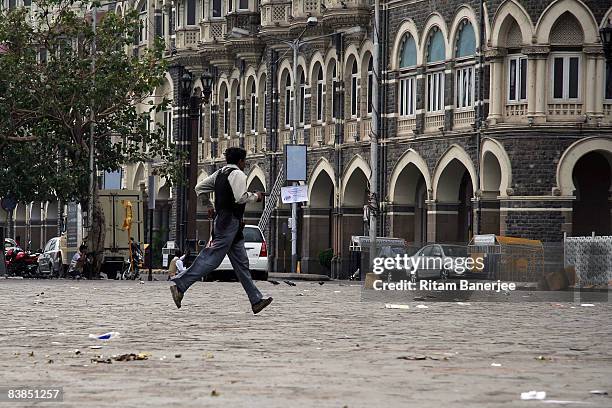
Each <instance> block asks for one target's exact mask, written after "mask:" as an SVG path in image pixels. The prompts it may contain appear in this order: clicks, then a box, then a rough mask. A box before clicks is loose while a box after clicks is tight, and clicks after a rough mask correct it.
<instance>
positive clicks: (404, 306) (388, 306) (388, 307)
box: [385, 303, 410, 309]
mask: <svg viewBox="0 0 612 408" xmlns="http://www.w3.org/2000/svg"><path fill="white" fill-rule="evenodd" d="M385 309H410V306H408V305H395V304H393V303H385Z"/></svg>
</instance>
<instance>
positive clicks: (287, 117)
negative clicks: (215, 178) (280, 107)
mask: <svg viewBox="0 0 612 408" xmlns="http://www.w3.org/2000/svg"><path fill="white" fill-rule="evenodd" d="M290 126H291V78H290V77H289V74H287V80H286V81H285V127H286V128H288V127H290Z"/></svg>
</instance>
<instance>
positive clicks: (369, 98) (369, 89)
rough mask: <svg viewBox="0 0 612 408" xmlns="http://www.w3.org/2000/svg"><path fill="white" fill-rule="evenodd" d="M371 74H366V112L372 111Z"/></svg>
mask: <svg viewBox="0 0 612 408" xmlns="http://www.w3.org/2000/svg"><path fill="white" fill-rule="evenodd" d="M372 78H373V77H372V74H369V75H368V113H372Z"/></svg>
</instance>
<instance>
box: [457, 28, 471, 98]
mask: <svg viewBox="0 0 612 408" xmlns="http://www.w3.org/2000/svg"><path fill="white" fill-rule="evenodd" d="M459 27H460V28H459V34H457V43H456V46H455V57H456V58H457V66H456V67H457V68H456V70H455V81H456V83H455V106H456V107H457V108H470V107H472V106H474V92H475V87H474V83H475V81H474V72H475V71H474V61H473V57H474V54H475V53H476V36H475V34H474V28H473V27H472V24H471V23H470V22H469V21H468V20H467V19H464V20H462V21H461V23H460V26H459ZM466 59H467V61H466Z"/></svg>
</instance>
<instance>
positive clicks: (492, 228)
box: [479, 138, 512, 234]
mask: <svg viewBox="0 0 612 408" xmlns="http://www.w3.org/2000/svg"><path fill="white" fill-rule="evenodd" d="M481 151H482V153H481V156H480V190H481V195H480V209H479V216H480V231H479V232H480V233H482V234H499V233H500V232H501V230H502V228H501V224H502V223H503V221H502V219H501V218H500V217H501V214H500V201H499V198H498V197H506V195H507V194H508V189H509V188H510V184H511V182H512V167H511V164H510V158H509V157H508V154H507V153H506V150H505V149H504V147H503V146H502V144H501V143H500V142H498V141H497V140H495V139H491V138H485V139H484V141H483V143H482V148H481Z"/></svg>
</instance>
